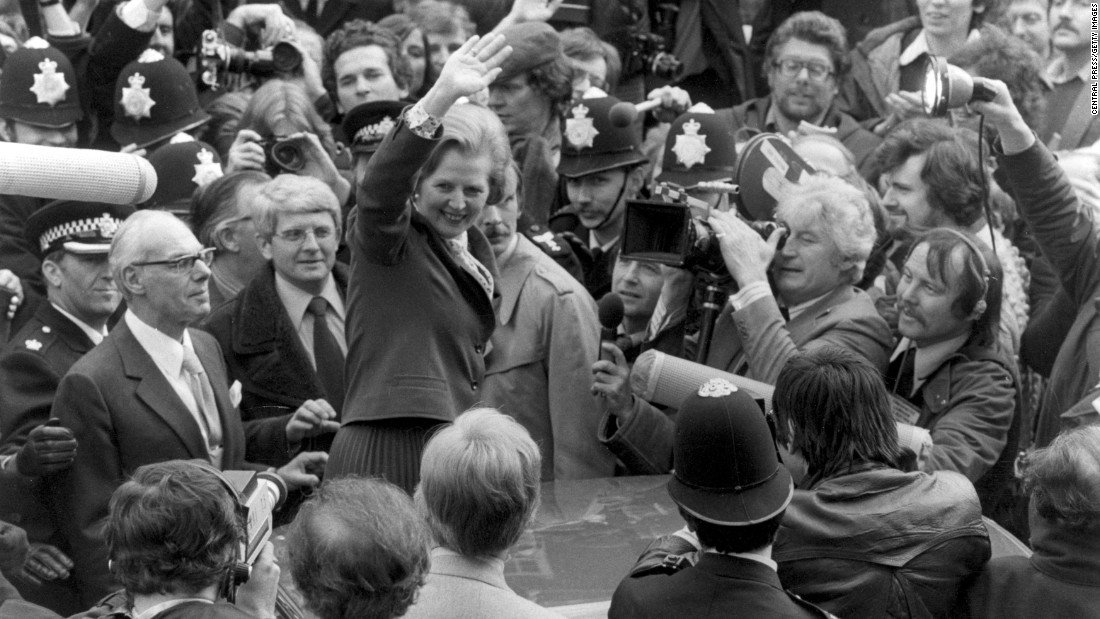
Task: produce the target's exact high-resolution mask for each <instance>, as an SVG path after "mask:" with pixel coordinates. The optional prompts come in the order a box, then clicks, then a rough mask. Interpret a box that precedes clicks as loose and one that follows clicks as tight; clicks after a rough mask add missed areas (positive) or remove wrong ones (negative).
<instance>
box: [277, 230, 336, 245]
mask: <svg viewBox="0 0 1100 619" xmlns="http://www.w3.org/2000/svg"><path fill="white" fill-rule="evenodd" d="M310 234H312V235H313V238H314V239H316V240H318V241H323V240H325V239H327V238H329V237H331V236H333V235H334V234H336V231H335V230H333V229H332V228H329V227H327V226H322V227H320V228H307V229H305V230H303V229H300V228H291V229H290V230H284V231H282V232H276V233H275V236H277V237H279V238H280V239H282V240H284V241H286V242H287V243H294V244H295V245H299V244H301V243H304V242H305V241H306V237H307V236H309V235H310Z"/></svg>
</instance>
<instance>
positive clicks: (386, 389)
mask: <svg viewBox="0 0 1100 619" xmlns="http://www.w3.org/2000/svg"><path fill="white" fill-rule="evenodd" d="M436 144H438V140H434V139H432V140H429V139H425V138H421V137H419V136H417V135H416V134H414V133H413V132H412V131H410V130H409V129H408V128H407V127H406V126H405V123H404V120H401V121H399V122H398V124H397V126H396V127H395V128H394V129H393V130H392V131H390V133H389V135H387V136H386V138H385V139H384V140H383V142H382V144H381V146H379V148H378V152H376V153H375V154H374V156H373V157H371V159H370V163H369V164H368V167H367V170H366V173H365V174H364V178H363V182H362V183H361V184H360V185H359V187H358V189H357V194H356V196H357V200H356V202H357V204H358V206H357V207H356V213H357V216H356V219H355V223H354V224H352V225H349V229H348V246H349V248H350V250H351V277H350V279H349V282H348V303H347V306H348V316H347V321H346V323H345V324H346V329H347V330H346V333H347V339H348V359H347V365H346V368H347V372H346V376H347V381H348V384H347V397H346V398H345V400H344V411H343V417H344V423H345V424H346V423H352V422H356V421H366V420H371V421H375V420H382V419H402V418H405V419H407V418H422V419H435V420H439V421H444V422H449V421H451V420H453V419H454V418H455V417H456V416H457V415H458V414H459V413H461V412H462V411H464V410H466V409H467V408H469V407H470V406H472V405H473V404H474V403H476V402H477V401H478V400H480V399H481V398H482V394H481V391H480V390H481V386H482V385H481V383H482V381H483V380H484V379H485V357H484V355H485V352H486V344H487V343H488V342H489V336H490V335H492V333H493V328H494V327H495V325H496V314H495V313H494V311H493V303H492V301H491V300H490V299H489V296H488V295H487V294H486V293H485V289H484V288H482V287H481V284H480V283H479V282H478V281H477V279H476V278H474V276H473V275H471V274H470V273H468V272H466V271H465V270H464V269H463V268H462V267H461V266H459V264H458V262H457V261H456V259H455V257H454V255H453V254H452V253H451V250H450V248H449V247H448V245H447V243H446V241H445V240H444V239H443V237H441V236H440V235H439V233H438V232H436V231H435V229H434V228H432V225H431V223H429V222H428V220H427V219H426V218H424V216H423V215H421V214H420V213H419V212H418V211H417V210H416V209H415V208H413V206H412V202H411V201H410V197H411V196H412V190H413V187H412V178H413V175H414V174H416V172H417V170H419V169H420V166H421V165H422V164H423V163H424V162H425V161H426V160H427V158H428V156H429V155H430V154H431V152H432V150H433V149H434V148H435V146H436ZM467 238H468V240H469V250H470V253H471V254H473V256H474V257H475V258H477V260H478V261H479V262H481V264H483V265H484V266H485V267H486V268H488V269H489V271H490V272H491V273H492V274H493V279H496V278H497V273H496V261H495V259H494V258H493V250H492V247H490V245H489V241H487V240H486V239H485V235H484V234H482V233H481V231H480V230H478V228H477V226H472V227H471V228H470V229H469V230H468V232H467ZM495 294H499V292H496V293H495Z"/></svg>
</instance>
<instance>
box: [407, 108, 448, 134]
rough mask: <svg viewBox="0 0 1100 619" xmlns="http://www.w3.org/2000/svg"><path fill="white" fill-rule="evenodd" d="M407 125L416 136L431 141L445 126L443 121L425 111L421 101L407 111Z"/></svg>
mask: <svg viewBox="0 0 1100 619" xmlns="http://www.w3.org/2000/svg"><path fill="white" fill-rule="evenodd" d="M405 125H406V126H407V127H408V128H409V131H412V132H413V133H415V134H416V135H418V136H420V137H422V138H424V139H425V140H431V139H434V138H435V134H436V133H437V132H438V131H439V127H440V126H442V125H443V120H442V119H439V118H436V117H434V116H432V115H431V114H429V113H428V112H426V111H424V106H423V105H421V103H420V102H419V101H417V102H416V103H414V104H413V106H412V107H410V108H409V109H408V110H406V111H405Z"/></svg>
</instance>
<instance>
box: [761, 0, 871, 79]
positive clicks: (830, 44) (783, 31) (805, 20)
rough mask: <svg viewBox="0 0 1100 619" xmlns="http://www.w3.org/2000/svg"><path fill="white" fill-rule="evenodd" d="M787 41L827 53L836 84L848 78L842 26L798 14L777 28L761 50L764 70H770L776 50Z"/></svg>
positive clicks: (812, 14)
mask: <svg viewBox="0 0 1100 619" xmlns="http://www.w3.org/2000/svg"><path fill="white" fill-rule="evenodd" d="M791 39H798V40H800V41H805V42H807V43H812V44H814V45H820V46H822V47H824V48H825V49H827V50H829V56H830V57H831V58H832V60H833V70H834V71H835V79H836V81H837V82H840V80H842V79H843V78H844V77H845V76H846V75H848V71H849V69H851V68H852V61H851V60H850V59H849V57H848V32H847V31H846V30H845V29H844V24H841V23H840V21H838V20H836V19H834V18H832V17H829V16H828V15H826V14H824V13H822V12H821V11H800V12H798V13H795V14H794V15H791V16H790V17H788V18H787V19H786V20H784V21H783V23H782V24H779V28H776V30H775V32H774V33H772V36H771V37H770V38H768V44H767V47H765V48H764V62H765V65H766V66H767V67H771V66H772V63H774V62H775V61H776V54H777V53H778V49H779V47H780V46H782V45H784V44H786V43H787V41H790V40H791Z"/></svg>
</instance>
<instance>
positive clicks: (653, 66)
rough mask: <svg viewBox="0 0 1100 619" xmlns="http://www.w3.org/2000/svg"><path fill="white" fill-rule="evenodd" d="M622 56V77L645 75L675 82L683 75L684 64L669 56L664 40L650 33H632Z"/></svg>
mask: <svg viewBox="0 0 1100 619" xmlns="http://www.w3.org/2000/svg"><path fill="white" fill-rule="evenodd" d="M626 52H627V53H626V54H624V55H623V75H624V76H630V75H635V74H637V73H646V74H648V75H653V76H654V77H657V78H660V79H663V80H667V81H670V82H675V81H676V80H678V79H680V76H681V75H683V73H684V63H683V62H681V61H680V59H679V58H677V57H676V56H673V55H672V54H670V53H669V52H668V51H667V49H666V45H665V38H664V37H662V36H661V35H659V34H654V33H652V32H633V33H631V34H630V37H629V39H628V40H627V49H626Z"/></svg>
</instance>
